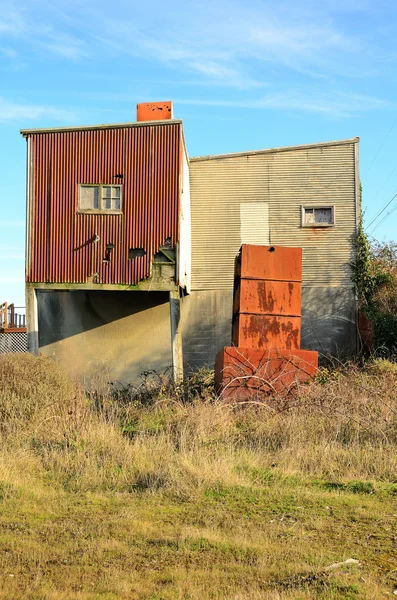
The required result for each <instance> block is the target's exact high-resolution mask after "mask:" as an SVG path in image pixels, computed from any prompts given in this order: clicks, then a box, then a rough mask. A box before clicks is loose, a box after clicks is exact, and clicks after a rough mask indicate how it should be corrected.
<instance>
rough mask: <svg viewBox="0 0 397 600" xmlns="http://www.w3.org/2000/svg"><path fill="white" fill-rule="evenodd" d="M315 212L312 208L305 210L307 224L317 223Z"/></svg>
mask: <svg viewBox="0 0 397 600" xmlns="http://www.w3.org/2000/svg"><path fill="white" fill-rule="evenodd" d="M315 222H316V221H315V217H314V210H313V209H312V208H305V223H315Z"/></svg>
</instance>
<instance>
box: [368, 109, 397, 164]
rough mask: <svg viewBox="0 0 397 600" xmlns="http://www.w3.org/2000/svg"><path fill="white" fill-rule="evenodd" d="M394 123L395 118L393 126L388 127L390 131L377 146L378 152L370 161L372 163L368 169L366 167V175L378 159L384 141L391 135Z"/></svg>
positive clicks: (395, 121)
mask: <svg viewBox="0 0 397 600" xmlns="http://www.w3.org/2000/svg"><path fill="white" fill-rule="evenodd" d="M396 123H397V117H396V118H395V119H394V121H393V125H392V126H391V127H390V129H389V131H388V132H387V134H386V136H385V138H384V140H383V142H382V143H381V145H380V146H379V150H378V152H377V153H376V154H375V157H374V159H373V161H372V162H371V164H370V165H369V167H368V169H367V172H366V175H367V174H368V173H369V171H370V169H371V167H372V165H373V164H374V162H375V161H376V159H377V158H378V156H379V153H380V151H381V150H382V148H383V146H384V145H385V143H386V140H387V138H388V137H389V135H390V134H391V132H392V130H393V128H394V125H395V124H396Z"/></svg>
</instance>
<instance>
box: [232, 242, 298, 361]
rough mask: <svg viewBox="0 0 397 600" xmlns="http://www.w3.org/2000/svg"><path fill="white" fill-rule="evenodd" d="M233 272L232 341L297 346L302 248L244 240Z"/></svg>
mask: <svg viewBox="0 0 397 600" xmlns="http://www.w3.org/2000/svg"><path fill="white" fill-rule="evenodd" d="M235 275H236V276H235V288H234V302H233V313H234V314H233V327H232V341H233V344H234V345H235V346H237V347H242V348H268V349H271V348H286V349H287V350H291V349H299V348H300V328H301V312H300V309H301V280H302V249H301V248H287V247H280V246H254V245H247V244H243V245H242V247H241V250H240V253H239V255H238V257H237V258H236V263H235Z"/></svg>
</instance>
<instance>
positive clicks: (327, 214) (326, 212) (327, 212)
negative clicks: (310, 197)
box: [314, 208, 332, 223]
mask: <svg viewBox="0 0 397 600" xmlns="http://www.w3.org/2000/svg"><path fill="white" fill-rule="evenodd" d="M314 213H315V222H316V223H332V209H331V208H316V210H315V211H314Z"/></svg>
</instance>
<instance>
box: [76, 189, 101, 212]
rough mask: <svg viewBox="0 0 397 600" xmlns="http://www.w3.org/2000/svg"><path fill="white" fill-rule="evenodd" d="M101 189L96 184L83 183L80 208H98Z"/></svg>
mask: <svg viewBox="0 0 397 600" xmlns="http://www.w3.org/2000/svg"><path fill="white" fill-rule="evenodd" d="M98 197H99V189H98V186H95V185H81V186H80V198H79V208H81V209H83V210H87V209H90V208H91V209H93V208H98Z"/></svg>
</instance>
